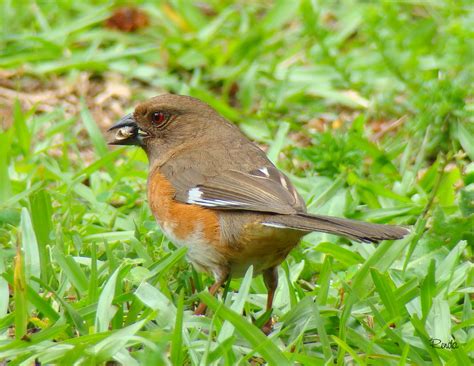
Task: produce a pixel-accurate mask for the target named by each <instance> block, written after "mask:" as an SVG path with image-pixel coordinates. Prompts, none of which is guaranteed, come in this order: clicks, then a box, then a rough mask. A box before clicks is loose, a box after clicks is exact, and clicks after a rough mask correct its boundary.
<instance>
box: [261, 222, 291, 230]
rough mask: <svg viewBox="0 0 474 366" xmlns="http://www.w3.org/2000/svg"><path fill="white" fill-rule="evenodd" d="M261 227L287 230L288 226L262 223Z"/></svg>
mask: <svg viewBox="0 0 474 366" xmlns="http://www.w3.org/2000/svg"><path fill="white" fill-rule="evenodd" d="M262 225H263V226H267V227H276V228H278V229H288V226H285V225H283V224H277V223H275V222H262Z"/></svg>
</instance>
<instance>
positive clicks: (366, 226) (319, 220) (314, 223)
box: [264, 213, 409, 243]
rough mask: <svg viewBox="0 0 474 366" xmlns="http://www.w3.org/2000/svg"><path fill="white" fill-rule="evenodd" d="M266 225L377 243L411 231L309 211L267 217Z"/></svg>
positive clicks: (396, 237)
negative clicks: (313, 213) (315, 213)
mask: <svg viewBox="0 0 474 366" xmlns="http://www.w3.org/2000/svg"><path fill="white" fill-rule="evenodd" d="M264 225H265V226H273V227H282V228H290V229H296V230H301V231H307V232H311V231H319V232H323V233H328V234H334V235H339V236H344V237H347V238H349V239H354V240H357V241H363V242H369V243H376V242H379V241H381V240H387V239H401V238H403V237H404V236H405V235H407V234H408V233H409V230H408V229H406V228H404V227H401V226H395V225H381V224H372V223H368V222H363V221H357V220H350V219H342V218H339V217H331V216H323V215H312V214H307V213H302V214H296V215H275V216H272V217H270V218H269V219H267V220H266V221H265V222H264Z"/></svg>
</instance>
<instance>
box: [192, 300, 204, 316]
mask: <svg viewBox="0 0 474 366" xmlns="http://www.w3.org/2000/svg"><path fill="white" fill-rule="evenodd" d="M206 309H207V305H206V304H204V303H203V302H201V303H199V305H198V307H197V308H196V310H194V315H204V314H205V313H206Z"/></svg>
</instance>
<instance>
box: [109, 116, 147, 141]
mask: <svg viewBox="0 0 474 366" xmlns="http://www.w3.org/2000/svg"><path fill="white" fill-rule="evenodd" d="M114 130H116V132H115V135H114V139H113V140H112V141H109V145H138V146H142V145H143V140H142V138H143V137H144V136H145V135H146V133H144V131H142V130H141V129H140V128H139V127H138V126H137V123H136V121H135V119H134V118H133V114H132V113H130V114H127V115H126V116H125V117H123V118H122V119H121V120H120V121H118V122H117V123H116V124H114V125H113V126H112V127H110V128H109V129H108V130H107V131H108V132H110V131H114Z"/></svg>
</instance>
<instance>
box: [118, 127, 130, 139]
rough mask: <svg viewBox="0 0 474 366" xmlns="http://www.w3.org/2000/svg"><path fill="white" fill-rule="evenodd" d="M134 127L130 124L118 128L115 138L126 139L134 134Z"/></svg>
mask: <svg viewBox="0 0 474 366" xmlns="http://www.w3.org/2000/svg"><path fill="white" fill-rule="evenodd" d="M134 130H135V129H134V128H133V127H130V126H125V127H122V128H120V129H118V130H117V133H116V134H115V138H116V139H117V140H126V139H128V138H129V137H130V136H132V135H133V134H134Z"/></svg>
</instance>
